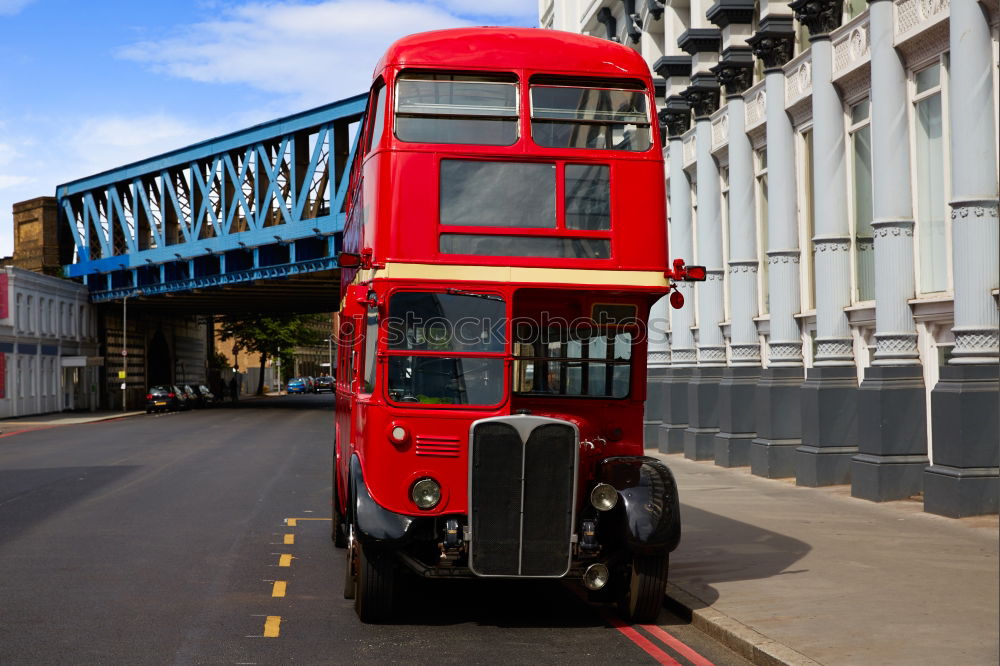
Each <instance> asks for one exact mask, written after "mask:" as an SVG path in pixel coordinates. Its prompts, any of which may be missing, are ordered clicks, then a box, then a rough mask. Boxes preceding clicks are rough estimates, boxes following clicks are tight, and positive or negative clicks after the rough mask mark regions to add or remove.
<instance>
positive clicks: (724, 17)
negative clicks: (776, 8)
mask: <svg viewBox="0 0 1000 666" xmlns="http://www.w3.org/2000/svg"><path fill="white" fill-rule="evenodd" d="M753 5H754V0H715V4H714V5H712V6H711V7H709V8H708V11H707V12H705V17H706V18H708V20H709V21H711V22H712V23H714V24H715V25H717V26H719V27H720V28H725V27H727V26H730V25H733V24H743V25H749V24H751V23H753Z"/></svg>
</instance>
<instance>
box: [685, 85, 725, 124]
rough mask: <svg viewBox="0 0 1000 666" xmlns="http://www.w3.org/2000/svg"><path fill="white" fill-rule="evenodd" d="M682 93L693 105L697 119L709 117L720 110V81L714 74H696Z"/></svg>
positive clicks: (692, 108)
mask: <svg viewBox="0 0 1000 666" xmlns="http://www.w3.org/2000/svg"><path fill="white" fill-rule="evenodd" d="M681 95H682V96H683V97H684V99H686V100H687V101H688V103H689V104H690V105H691V110H692V111H694V117H695V119H701V118H708V117H709V116H711V115H712V114H713V113H715V112H716V111H718V110H719V82H718V80H717V79H716V78H715V77H714V76H706V75H703V74H696V75H694V76H693V77H691V85H690V86H689V87H688V89H687V90H685V91H684V92H682V93H681Z"/></svg>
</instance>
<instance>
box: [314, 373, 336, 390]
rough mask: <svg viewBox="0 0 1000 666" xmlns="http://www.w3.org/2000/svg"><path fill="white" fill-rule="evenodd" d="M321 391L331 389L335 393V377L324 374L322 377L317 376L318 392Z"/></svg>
mask: <svg viewBox="0 0 1000 666" xmlns="http://www.w3.org/2000/svg"><path fill="white" fill-rule="evenodd" d="M320 391H329V392H330V393H333V377H331V376H330V375H323V376H322V377H317V378H316V393H319V392H320Z"/></svg>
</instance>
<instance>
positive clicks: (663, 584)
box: [619, 555, 670, 624]
mask: <svg viewBox="0 0 1000 666" xmlns="http://www.w3.org/2000/svg"><path fill="white" fill-rule="evenodd" d="M669 568H670V557H669V556H668V555H633V556H632V561H631V564H630V565H629V567H628V578H627V581H626V584H625V588H624V590H622V593H623V594H622V596H621V598H620V601H619V607H620V609H621V611H622V614H623V615H624V616H625V619H626V620H628V621H629V622H633V623H636V624H649V623H652V622H655V621H656V617H657V616H658V615H659V614H660V610H661V609H662V608H663V595H664V593H665V592H666V588H667V571H668V570H669Z"/></svg>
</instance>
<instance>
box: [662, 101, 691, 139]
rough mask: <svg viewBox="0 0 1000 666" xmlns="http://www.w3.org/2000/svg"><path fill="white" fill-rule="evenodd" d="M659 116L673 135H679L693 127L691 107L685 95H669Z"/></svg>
mask: <svg viewBox="0 0 1000 666" xmlns="http://www.w3.org/2000/svg"><path fill="white" fill-rule="evenodd" d="M658 116H659V119H660V121H661V122H662V123H663V124H664V125H666V126H667V132H668V133H669V135H670V136H671V137H679V136H680V135H682V134H684V133H685V132H687V131H688V130H689V129H690V128H691V107H690V106H688V102H687V100H685V99H684V98H683V97H679V96H677V95H673V96H671V97H668V98H667V99H666V102H665V103H664V105H663V108H662V109H661V110H660V112H659V114H658Z"/></svg>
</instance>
